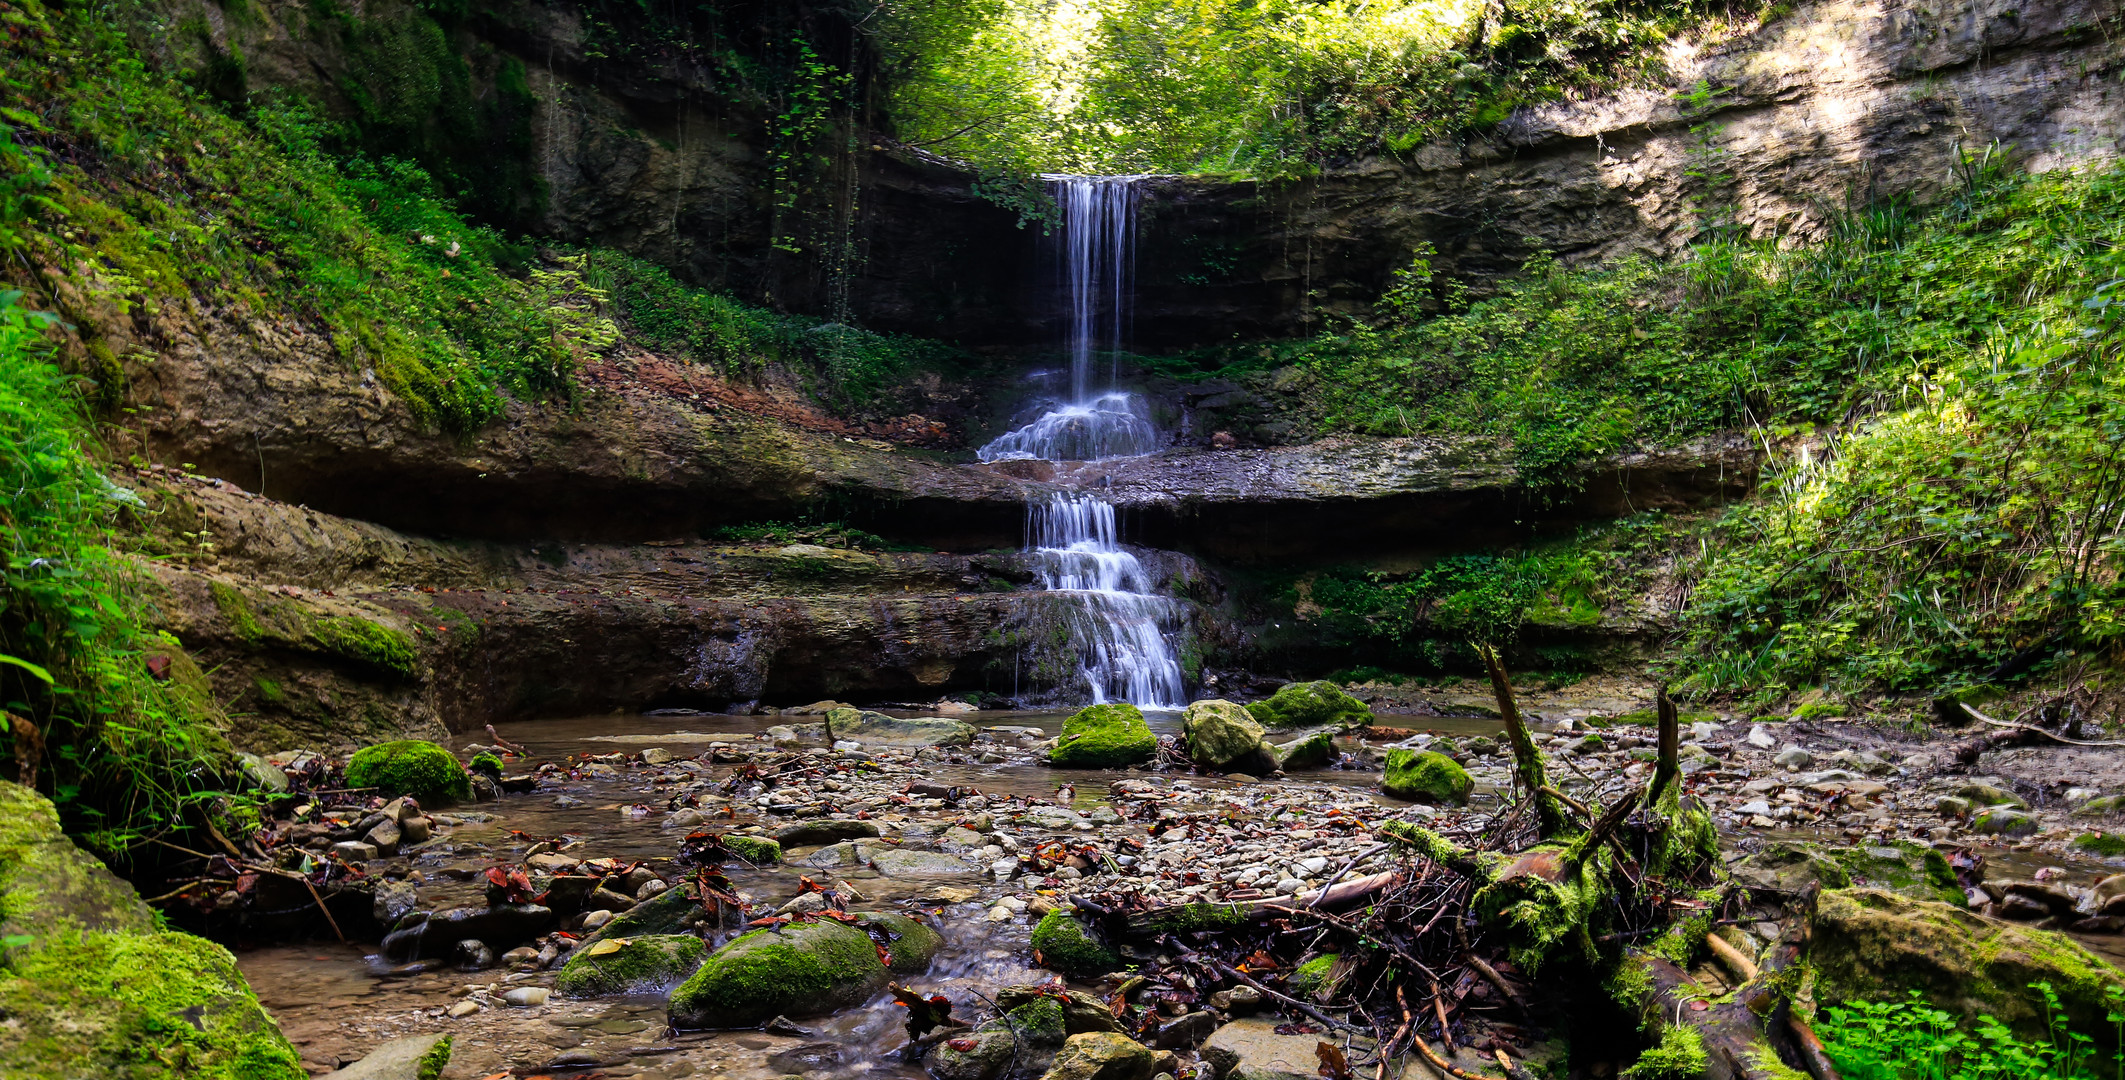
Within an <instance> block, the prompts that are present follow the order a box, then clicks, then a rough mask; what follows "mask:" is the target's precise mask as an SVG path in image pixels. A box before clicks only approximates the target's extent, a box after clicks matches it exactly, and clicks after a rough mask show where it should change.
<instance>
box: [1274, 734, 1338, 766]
mask: <svg viewBox="0 0 2125 1080" xmlns="http://www.w3.org/2000/svg"><path fill="white" fill-rule="evenodd" d="M1265 745H1266V748H1267V749H1268V751H1269V753H1270V756H1271V757H1273V758H1275V759H1276V767H1277V768H1279V769H1282V770H1284V771H1285V772H1297V771H1298V770H1300V769H1318V768H1321V767H1323V766H1325V765H1327V764H1328V763H1329V762H1331V761H1334V760H1335V759H1336V747H1335V738H1334V736H1332V735H1331V734H1329V733H1328V732H1326V731H1316V732H1314V733H1313V734H1311V735H1306V736H1303V737H1300V738H1297V739H1293V740H1291V741H1290V742H1282V743H1268V744H1265Z"/></svg>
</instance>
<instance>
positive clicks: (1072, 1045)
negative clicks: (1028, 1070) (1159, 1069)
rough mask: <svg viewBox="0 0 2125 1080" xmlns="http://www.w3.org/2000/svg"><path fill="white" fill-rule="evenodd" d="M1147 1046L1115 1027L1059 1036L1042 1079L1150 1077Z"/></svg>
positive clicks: (1138, 1079) (1144, 1079) (1130, 1079)
mask: <svg viewBox="0 0 2125 1080" xmlns="http://www.w3.org/2000/svg"><path fill="white" fill-rule="evenodd" d="M1154 1059H1155V1055H1153V1054H1152V1053H1151V1048H1150V1047H1148V1046H1145V1045H1144V1044H1142V1043H1140V1042H1137V1041H1136V1040H1135V1039H1132V1038H1130V1037H1128V1036H1127V1035H1123V1034H1121V1033H1120V1032H1116V1031H1088V1032H1085V1033H1084V1034H1082V1035H1072V1036H1070V1037H1069V1038H1068V1039H1065V1040H1063V1045H1062V1049H1061V1050H1059V1051H1057V1052H1056V1054H1055V1060H1054V1062H1053V1063H1051V1064H1050V1065H1049V1066H1048V1071H1047V1072H1046V1073H1044V1074H1042V1080H1150V1078H1151V1063H1152V1061H1153V1060H1154Z"/></svg>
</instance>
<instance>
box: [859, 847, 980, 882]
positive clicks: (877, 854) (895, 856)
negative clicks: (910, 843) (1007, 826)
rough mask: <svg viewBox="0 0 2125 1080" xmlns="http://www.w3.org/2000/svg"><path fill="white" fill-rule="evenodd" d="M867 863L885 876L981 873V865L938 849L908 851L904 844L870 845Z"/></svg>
mask: <svg viewBox="0 0 2125 1080" xmlns="http://www.w3.org/2000/svg"><path fill="white" fill-rule="evenodd" d="M870 854H871V858H870V863H871V866H872V867H874V868H876V869H877V871H878V872H879V873H881V874H884V875H885V876H887V877H901V878H908V877H954V876H961V875H975V874H979V873H981V867H979V866H976V865H974V864H972V863H969V862H966V861H964V860H962V859H960V858H959V857H958V856H956V855H946V854H945V853H943V852H941V851H909V850H907V849H905V848H895V847H877V848H871V849H870Z"/></svg>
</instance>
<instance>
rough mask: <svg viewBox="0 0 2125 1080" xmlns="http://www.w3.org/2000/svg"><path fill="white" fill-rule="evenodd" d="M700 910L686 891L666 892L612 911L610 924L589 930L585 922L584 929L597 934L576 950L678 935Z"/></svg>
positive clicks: (609, 916) (699, 906)
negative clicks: (608, 942)
mask: <svg viewBox="0 0 2125 1080" xmlns="http://www.w3.org/2000/svg"><path fill="white" fill-rule="evenodd" d="M700 909H701V905H700V904H698V903H696V902H695V900H694V898H693V896H692V895H691V894H690V893H689V892H688V891H687V890H685V889H666V890H664V891H663V892H660V893H658V894H657V895H655V896H653V897H650V898H649V899H648V900H645V901H643V902H642V903H639V904H636V905H634V906H633V907H631V908H629V909H627V910H626V911H625V912H612V913H611V914H609V915H608V919H609V920H610V921H608V922H606V923H605V924H604V925H602V926H599V927H591V926H590V924H589V922H587V921H586V922H585V923H584V924H583V925H584V928H585V929H595V930H596V931H597V933H595V934H593V935H592V936H590V937H587V938H584V939H583V942H582V944H581V945H578V946H577V948H581V947H582V945H588V944H591V943H592V942H595V941H600V940H603V939H605V938H613V937H626V938H634V937H648V936H650V935H653V934H676V933H680V932H681V931H684V930H685V929H687V927H688V926H689V924H690V920H691V919H692V918H693V917H694V915H695V913H696V912H698V911H700Z"/></svg>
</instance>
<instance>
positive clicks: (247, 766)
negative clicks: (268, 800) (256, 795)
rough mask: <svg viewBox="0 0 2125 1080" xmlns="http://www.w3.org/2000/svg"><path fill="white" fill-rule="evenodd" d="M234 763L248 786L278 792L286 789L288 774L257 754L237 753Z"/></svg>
mask: <svg viewBox="0 0 2125 1080" xmlns="http://www.w3.org/2000/svg"><path fill="white" fill-rule="evenodd" d="M236 763H237V766H238V768H239V770H240V771H241V772H242V773H243V782H244V783H245V785H247V786H248V787H250V788H252V789H255V790H260V791H271V792H274V793H276V794H277V793H279V792H283V791H286V790H288V774H287V773H285V772H282V771H281V769H280V767H279V766H277V765H275V764H273V763H272V762H270V761H267V760H266V759H265V758H262V757H259V756H258V755H257V754H245V753H238V754H237V755H236Z"/></svg>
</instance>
